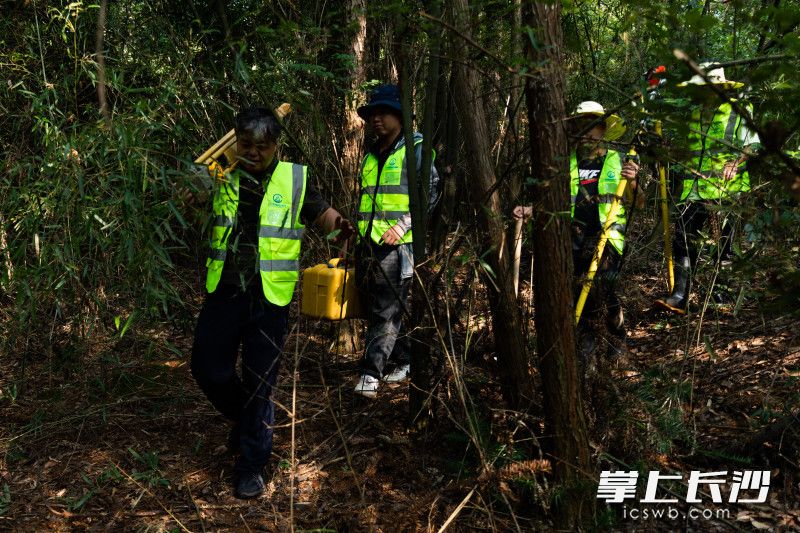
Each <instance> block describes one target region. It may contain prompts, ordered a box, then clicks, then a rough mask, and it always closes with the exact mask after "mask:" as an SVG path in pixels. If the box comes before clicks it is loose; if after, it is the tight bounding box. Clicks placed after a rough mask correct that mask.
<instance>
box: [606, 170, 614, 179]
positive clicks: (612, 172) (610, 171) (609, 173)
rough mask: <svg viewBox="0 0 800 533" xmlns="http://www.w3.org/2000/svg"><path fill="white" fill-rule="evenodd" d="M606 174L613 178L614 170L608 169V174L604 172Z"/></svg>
mask: <svg viewBox="0 0 800 533" xmlns="http://www.w3.org/2000/svg"><path fill="white" fill-rule="evenodd" d="M606 176H607V177H608V179H610V180H613V179H614V171H613V170H609V171H608V174H606Z"/></svg>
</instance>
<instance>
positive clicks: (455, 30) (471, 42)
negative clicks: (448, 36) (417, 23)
mask: <svg viewBox="0 0 800 533" xmlns="http://www.w3.org/2000/svg"><path fill="white" fill-rule="evenodd" d="M419 16H420V17H422V18H424V19H428V20H431V21H433V22H436V23H437V24H441V25H442V26H444V27H445V28H447V29H448V30H450V31H451V32H453V33H455V34H456V35H458V36H459V37H461V38H462V39H464V40H465V41H466V42H467V44H469V45H470V46H473V47H475V48H477V49H478V50H480V51H481V52H483V53H484V54H486V55H487V56H489V57H490V58H492V59H494V60H495V61H496V62H497V64H498V65H500V66H502V67H503V68H504V69H505V70H506V71H507V72H509V73H511V74H516V75H517V76H524V77H526V78H533V77H534V76H533V74H531V73H530V72H522V71H521V70H520V69H518V68H513V67H510V66H508V65H507V64H506V63H505V62H504V61H503V60H502V59H501V58H500V57H498V56H496V55H495V54H494V53H492V52H490V51H489V50H487V49H486V48H484V47H483V46H481V45H479V44H478V43H476V42H475V41H474V40H473V39H472V38H471V37H469V36H468V35H464V34H463V33H462V32H461V31H459V30H458V28H456V27H455V26H453V25H452V24H450V23H448V22H446V21H444V20H442V19H440V18H437V17H434V16H432V15H429V14H428V13H426V12H424V11H420V12H419Z"/></svg>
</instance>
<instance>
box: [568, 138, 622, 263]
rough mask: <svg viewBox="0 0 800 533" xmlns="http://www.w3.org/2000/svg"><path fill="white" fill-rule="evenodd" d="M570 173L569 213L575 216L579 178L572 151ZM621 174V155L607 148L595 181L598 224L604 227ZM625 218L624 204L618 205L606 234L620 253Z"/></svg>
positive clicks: (575, 158) (575, 159) (576, 158)
mask: <svg viewBox="0 0 800 533" xmlns="http://www.w3.org/2000/svg"><path fill="white" fill-rule="evenodd" d="M569 174H570V196H571V202H572V203H571V210H570V214H571V216H572V217H573V218H574V217H575V201H576V200H577V198H578V189H579V187H580V183H581V178H580V174H579V173H578V156H577V154H576V153H575V152H574V151H573V152H572V154H570V160H569ZM621 174H622V156H621V155H620V153H619V152H616V151H614V150H608V151H607V152H606V157H605V159H604V160H603V169H602V170H601V171H600V178H599V179H598V181H597V194H598V196H599V197H600V202H599V203H598V204H597V212H598V214H599V215H600V226H601V227H605V225H606V220H607V219H608V212H609V211H610V210H611V202H613V201H614V196H615V195H616V193H617V186H618V185H619V180H620V178H621ZM626 224H627V219H626V216H625V206H624V205H620V206H619V211H617V219H616V220H615V221H614V223H613V224H611V232H610V233H609V234H608V241H609V242H610V243H611V245H612V246H613V247H614V249H616V250H617V252H619V253H620V254H621V253H622V250H624V249H625V228H626Z"/></svg>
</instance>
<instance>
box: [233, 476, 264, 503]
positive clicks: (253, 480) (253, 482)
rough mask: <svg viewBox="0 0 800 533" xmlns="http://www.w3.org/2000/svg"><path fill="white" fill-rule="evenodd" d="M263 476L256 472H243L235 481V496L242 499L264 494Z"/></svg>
mask: <svg viewBox="0 0 800 533" xmlns="http://www.w3.org/2000/svg"><path fill="white" fill-rule="evenodd" d="M264 488H265V487H264V478H263V477H261V474H259V473H258V472H243V473H242V474H241V475H240V476H239V481H238V482H237V483H236V497H237V498H241V499H243V500H249V499H251V498H258V497H259V496H261V495H262V494H264Z"/></svg>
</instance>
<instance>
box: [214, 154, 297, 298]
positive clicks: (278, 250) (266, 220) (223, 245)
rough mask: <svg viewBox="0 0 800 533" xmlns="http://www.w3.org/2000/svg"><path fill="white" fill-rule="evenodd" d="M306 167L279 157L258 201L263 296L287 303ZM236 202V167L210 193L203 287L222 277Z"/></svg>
mask: <svg viewBox="0 0 800 533" xmlns="http://www.w3.org/2000/svg"><path fill="white" fill-rule="evenodd" d="M306 176H307V169H306V167H305V166H303V165H297V164H294V163H284V162H279V163H278V165H277V166H276V167H275V171H274V172H273V173H272V177H271V178H270V179H269V182H268V183H267V189H266V191H265V193H264V198H263V199H262V200H261V206H260V207H259V212H258V219H259V229H258V265H259V271H260V275H261V288H262V289H263V291H264V296H265V297H266V299H267V300H269V301H270V302H272V303H273V304H275V305H288V304H289V302H290V301H291V299H292V295H293V294H294V287H295V284H296V283H297V279H298V277H299V267H300V241H301V240H302V238H303V229H304V226H303V224H301V222H300V208H301V207H302V205H303V200H304V198H305V191H306ZM238 205H239V173H238V172H233V173H232V174H230V175H229V177H228V180H227V181H224V182H222V183H221V184H220V186H219V189H218V190H217V192H216V194H215V195H214V203H213V217H214V223H213V226H212V227H211V251H210V253H209V256H208V260H207V262H206V266H207V267H208V275H207V276H206V290H208V292H209V293H211V292H214V291H215V290H216V288H217V285H218V284H219V280H220V278H221V277H222V268H223V266H224V265H225V257H226V255H227V248H228V237H229V236H230V234H231V231H232V229H233V221H234V219H235V217H236V212H237V209H238Z"/></svg>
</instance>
